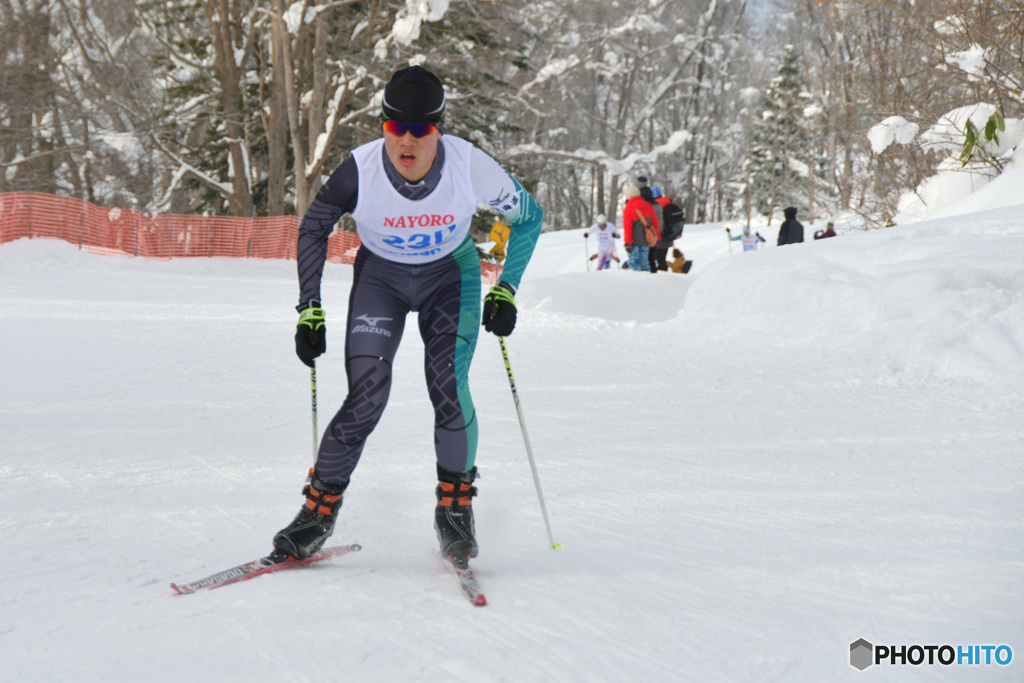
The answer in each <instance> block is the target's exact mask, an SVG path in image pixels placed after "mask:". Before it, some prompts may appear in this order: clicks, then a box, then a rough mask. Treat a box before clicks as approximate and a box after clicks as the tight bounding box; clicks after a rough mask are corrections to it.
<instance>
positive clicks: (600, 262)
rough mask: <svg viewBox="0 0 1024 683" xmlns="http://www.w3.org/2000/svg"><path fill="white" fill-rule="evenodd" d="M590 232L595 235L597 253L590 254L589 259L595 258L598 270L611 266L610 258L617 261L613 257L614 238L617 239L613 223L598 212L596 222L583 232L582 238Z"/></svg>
mask: <svg viewBox="0 0 1024 683" xmlns="http://www.w3.org/2000/svg"><path fill="white" fill-rule="evenodd" d="M590 233H594V235H595V236H596V237H597V254H595V255H594V256H591V257H590V258H591V260H593V259H595V258H596V259H597V269H598V270H607V269H608V268H611V265H612V260H615V261H618V259H617V258H616V257H615V240H616V239H618V237H619V233H617V232H615V224H614V223H609V222H608V220H607V218H605V216H604V214H600V215H598V217H597V222H596V223H594V224H593V225H591V226H590V227H589V228H587V232H585V233H583V239H587V238H588V237H589V236H590Z"/></svg>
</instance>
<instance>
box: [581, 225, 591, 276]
mask: <svg viewBox="0 0 1024 683" xmlns="http://www.w3.org/2000/svg"><path fill="white" fill-rule="evenodd" d="M583 253H584V254H586V255H587V272H588V273H589V272H590V245H589V244H587V236H586V234H584V235H583Z"/></svg>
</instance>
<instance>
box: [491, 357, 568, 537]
mask: <svg viewBox="0 0 1024 683" xmlns="http://www.w3.org/2000/svg"><path fill="white" fill-rule="evenodd" d="M498 341H499V342H500V343H501V355H502V357H504V359H505V373H506V374H507V375H508V384H509V386H510V387H511V388H512V400H513V401H514V402H515V404H516V414H517V415H518V416H519V428H520V429H521V430H522V432H523V443H524V444H526V457H527V458H528V459H529V460H530V471H531V472H533V483H534V486H536V488H537V500H539V501H540V512H541V515H542V516H543V517H544V528H545V529H547V531H548V541H549V542H550V546H549V547H550V548H551V549H552V550H554V549H556V548H558V547H559V546H560V545H562V544H561V543H555V539H554V537H553V536H552V535H551V522H549V521H548V509H547V507H546V506H545V505H544V493H543V492H542V491H541V490H540V475H539V474H537V463H536V462H534V460H533V449H532V448H530V435H529V434H527V433H526V420H524V419H523V407H522V406H521V405H520V404H519V392H517V391H516V380H515V378H514V377H513V376H512V364H511V363H509V360H508V348H507V347H506V346H505V338H504V337H498Z"/></svg>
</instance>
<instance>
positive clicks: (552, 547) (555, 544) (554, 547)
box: [551, 543, 562, 550]
mask: <svg viewBox="0 0 1024 683" xmlns="http://www.w3.org/2000/svg"><path fill="white" fill-rule="evenodd" d="M561 547H562V544H561V543H552V544H551V549H552V550H558V549H559V548H561Z"/></svg>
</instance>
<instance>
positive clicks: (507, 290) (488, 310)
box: [481, 282, 516, 337]
mask: <svg viewBox="0 0 1024 683" xmlns="http://www.w3.org/2000/svg"><path fill="white" fill-rule="evenodd" d="M514 294H515V291H514V290H513V289H512V286H511V285H508V284H505V283H504V282H500V283H498V284H496V285H494V286H493V287H491V291H489V292H487V296H485V297H484V319H483V322H482V323H481V324H482V325H483V326H484V329H485V330H487V331H488V332H493V333H494V334H496V335H498V336H499V337H507V336H508V335H510V334H512V330H514V329H515V327H516V300H515V297H514Z"/></svg>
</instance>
